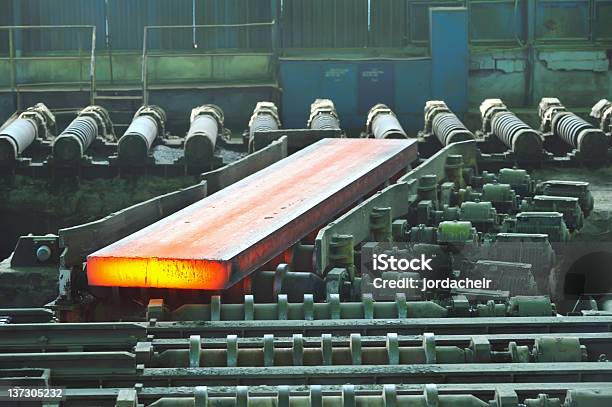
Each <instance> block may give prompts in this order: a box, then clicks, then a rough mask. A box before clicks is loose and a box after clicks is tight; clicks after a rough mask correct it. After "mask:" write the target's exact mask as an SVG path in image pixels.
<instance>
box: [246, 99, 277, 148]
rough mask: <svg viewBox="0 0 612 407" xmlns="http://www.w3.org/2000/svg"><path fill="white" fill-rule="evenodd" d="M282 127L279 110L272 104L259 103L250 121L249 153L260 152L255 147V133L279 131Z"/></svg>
mask: <svg viewBox="0 0 612 407" xmlns="http://www.w3.org/2000/svg"><path fill="white" fill-rule="evenodd" d="M280 126H281V122H280V118H279V116H278V109H277V107H276V105H275V104H274V103H272V102H258V103H257V106H255V110H253V115H252V116H251V119H250V120H249V152H251V153H252V152H254V151H257V150H259V146H256V145H255V142H256V140H255V133H256V132H264V131H274V130H278V129H279V128H280Z"/></svg>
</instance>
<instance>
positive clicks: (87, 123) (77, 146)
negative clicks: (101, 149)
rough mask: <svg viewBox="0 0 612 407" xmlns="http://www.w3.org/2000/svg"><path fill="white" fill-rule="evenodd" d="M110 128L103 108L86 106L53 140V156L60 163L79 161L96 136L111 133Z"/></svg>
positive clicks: (107, 116)
mask: <svg viewBox="0 0 612 407" xmlns="http://www.w3.org/2000/svg"><path fill="white" fill-rule="evenodd" d="M112 128H113V127H112V123H111V121H110V117H109V115H108V112H107V111H106V110H105V109H104V108H102V107H100V106H89V107H86V108H85V109H83V110H81V112H80V113H79V115H78V117H77V118H76V119H74V120H73V121H72V123H70V125H68V127H67V128H66V129H65V130H64V131H63V132H62V133H61V134H60V135H59V136H58V137H57V138H56V139H55V140H54V141H53V158H54V159H55V161H56V162H57V163H59V164H62V165H69V164H75V163H77V162H79V160H80V159H81V158H82V157H83V156H84V155H85V152H86V151H87V149H88V148H89V146H90V145H91V144H92V143H93V141H94V140H95V139H96V138H97V137H98V136H101V137H106V136H107V134H110V135H113V130H112Z"/></svg>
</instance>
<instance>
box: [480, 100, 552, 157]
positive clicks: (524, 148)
mask: <svg viewBox="0 0 612 407" xmlns="http://www.w3.org/2000/svg"><path fill="white" fill-rule="evenodd" d="M480 114H481V116H482V132H483V133H484V134H486V135H494V136H495V137H497V138H499V140H501V141H502V142H503V143H504V145H505V146H507V147H508V148H509V149H510V150H511V151H512V152H513V153H514V154H516V156H517V157H519V159H521V160H529V159H531V160H534V159H538V158H540V157H541V156H542V138H541V136H540V135H539V134H538V132H536V131H535V130H533V129H532V128H531V127H529V126H528V125H527V124H525V122H523V121H522V120H521V119H519V118H518V117H516V115H515V114H514V113H512V112H511V111H509V110H508V108H507V107H506V105H504V103H503V102H502V101H501V99H487V100H485V101H484V102H482V104H481V105H480Z"/></svg>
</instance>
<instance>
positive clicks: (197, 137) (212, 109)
mask: <svg viewBox="0 0 612 407" xmlns="http://www.w3.org/2000/svg"><path fill="white" fill-rule="evenodd" d="M223 122H224V115H223V110H221V108H220V107H219V106H216V105H203V106H200V107H196V108H195V109H193V110H192V111H191V126H190V127H189V132H187V137H186V138H185V162H186V164H187V166H189V167H204V166H207V165H210V164H211V161H212V158H213V155H214V151H215V146H216V143H217V136H218V135H219V134H220V133H221V132H222V131H223Z"/></svg>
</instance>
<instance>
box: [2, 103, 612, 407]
mask: <svg viewBox="0 0 612 407" xmlns="http://www.w3.org/2000/svg"><path fill="white" fill-rule="evenodd" d="M436 106H437V107H436ZM494 106H495V107H494V108H492V109H493V110H494V112H495V113H492V111H491V110H490V109H489V110H487V115H486V117H487V118H488V119H487V120H492V121H493V120H496V119H495V117H496V116H497V115H500V120H501V118H504V117H505V118H506V119H508V120H510V119H512V117H509V116H508V115H512V114H511V113H509V112H508V111H507V110H504V108H505V107H504V108H502V105H500V104H494ZM332 107H333V105H330V104H329V103H327V102H322V101H320V100H319V101H317V102H315V103H314V104H313V115H312V116H311V118H312V120H311V121H310V124H309V125H310V126H311V127H319V126H322V127H325V129H320V128H318V129H289V130H282V131H281V130H280V129H279V128H278V127H280V126H279V121H278V119H277V117H276V116H275V109H274V108H273V105H270V104H267V103H266V104H264V103H261V104H258V106H257V108H256V110H255V112H254V114H253V117H252V118H251V121H250V123H249V129H250V130H252V131H249V133H248V134H249V137H248V140H249V143H250V144H251V141H252V142H253V143H252V144H251V145H252V146H257V147H256V148H253V149H252V150H253V151H252V153H251V154H249V155H247V156H246V157H244V158H242V159H240V160H238V161H236V162H234V163H232V164H230V165H227V166H224V167H221V168H219V169H216V170H214V171H211V172H209V173H205V174H203V175H202V179H203V181H202V182H200V183H199V184H196V185H194V186H193V187H191V188H188V189H185V190H180V191H176V192H175V193H172V194H168V195H164V196H161V197H158V198H155V199H153V200H150V201H147V202H143V203H141V204H137V205H135V206H133V207H130V208H127V209H125V210H123V211H119V212H116V213H113V214H112V215H110V216H109V217H107V218H104V219H101V220H99V221H97V222H93V223H89V224H85V225H80V226H75V227H72V228H66V229H62V230H60V231H59V234H58V235H48V236H32V235H30V236H23V237H22V238H20V240H19V242H18V244H17V246H16V248H15V252H14V253H13V254H12V256H11V258H10V260H8V261H7V262H4V263H0V275H1V274H2V273H4V272H18V271H19V270H22V269H23V268H24V267H25V268H27V269H28V275H31V273H37V272H39V273H41V275H42V274H44V273H51V274H52V275H53V276H54V277H55V276H58V277H57V285H58V293H57V298H56V299H55V300H54V301H52V302H51V303H50V304H49V305H48V306H47V307H46V308H45V309H41V308H26V309H0V320H1V321H2V323H1V324H0V338H3V339H0V373H1V374H0V384H3V383H9V384H11V385H21V386H24V385H34V384H36V385H45V384H46V385H50V386H64V387H66V388H67V390H66V401H65V403H66V405H75V406H80V405H86V404H87V403H89V404H94V405H102V406H106V405H108V406H124V405H126V406H127V405H129V406H134V405H136V404H137V403H140V404H145V405H150V406H165V405H169V406H177V405H178V406H182V405H185V406H207V405H210V404H209V403H221V404H224V405H225V404H228V405H229V404H231V405H238V404H240V405H249V404H251V405H252V404H253V403H272V404H275V403H276V404H278V405H281V404H282V405H289V404H290V403H291V404H294V405H302V404H304V405H313V404H316V405H322V403H325V404H326V405H336V404H338V405H344V406H347V405H348V406H357V405H364V404H369V403H375V404H377V405H378V404H380V405H398V403H399V404H402V405H411V404H415V403H417V404H418V405H421V404H422V405H427V406H430V405H431V406H434V405H440V406H444V405H449V406H458V405H464V406H475V407H487V406H488V407H493V406H496V407H503V406H508V407H509V406H512V407H514V406H516V407H523V406H541V407H545V406H551V405H553V406H559V407H571V406H578V407H581V406H584V407H591V406H605V405H607V404H609V403H610V402H611V398H612V387H611V386H610V385H609V383H610V382H611V381H612V375H611V373H612V366H610V362H609V355H610V350H611V349H612V333H611V329H612V315H611V314H610V312H609V310H610V307H611V305H610V303H611V300H610V295H609V293H610V292H612V284H609V285H606V284H607V282H606V281H605V280H599V279H598V280H597V283H594V282H593V279H594V278H596V277H595V276H596V274H587V275H585V276H584V278H585V281H584V284H583V286H582V288H580V287H577V285H576V284H575V281H574V277H573V275H574V274H575V268H574V264H575V263H576V259H577V258H578V257H577V256H582V255H583V254H584V253H574V252H576V250H573V251H572V250H569V251H568V250H566V249H567V248H568V247H570V243H571V244H573V243H575V241H576V239H577V238H576V237H577V236H578V237H579V235H580V230H581V229H582V228H583V227H584V225H585V219H587V217H588V216H589V215H592V213H593V211H594V210H595V209H596V208H597V204H596V202H595V199H594V197H593V193H592V192H591V185H590V184H589V183H588V182H585V181H579V180H574V181H566V180H557V179H544V180H540V179H536V177H535V176H534V174H532V173H530V172H529V171H528V170H527V169H523V168H517V167H514V166H513V165H514V164H515V160H514V158H515V157H516V155H520V156H521V157H526V156H527V155H529V154H530V153H529V152H528V151H526V150H524V151H523V150H521V149H520V148H516V149H514V148H513V146H517V145H523V144H522V141H521V142H518V141H517V143H514V142H513V140H515V141H516V140H518V139H519V138H522V137H527V138H530V137H532V136H535V135H537V133H536V134H534V133H532V132H531V131H529V130H528V129H524V128H520V126H518V124H517V126H518V127H516V128H514V127H512V126H510V127H512V129H514V130H517V129H518V130H517V131H516V132H514V135H515V136H516V137H514V138H513V137H510V133H513V130H510V133H507V134H505V135H501V136H500V135H498V137H499V138H500V139H502V140H506V139H505V137H506V136H508V138H507V140H506V141H508V143H507V144H506V143H505V142H503V143H502V144H503V146H504V147H503V148H505V149H512V151H511V153H512V154H514V156H512V155H508V156H507V157H508V159H507V160H506V161H505V162H504V161H501V163H502V164H504V163H505V164H506V165H500V157H498V156H495V155H494V154H489V153H482V152H481V150H480V147H481V146H482V144H481V143H483V142H485V143H486V142H491V141H490V140H489V141H483V140H480V139H475V138H474V136H473V135H472V134H471V133H469V132H468V133H465V132H463V130H462V129H461V126H458V125H457V123H459V124H460V122H458V120H457V118H456V116H454V115H452V113H450V111H448V109H447V108H443V107H441V105H440V104H433V105H430V107H431V109H433V110H435V109H441V111H440V112H438V113H437V114H434V113H431V115H430V116H431V121H432V124H431V126H432V127H431V129H432V131H433V133H431V134H436V137H435V141H436V143H438V145H440V144H444V145H443V146H442V147H441V148H440V147H438V150H437V151H436V152H435V153H434V154H433V155H432V156H431V157H429V158H425V159H423V158H422V157H419V155H418V153H419V151H418V148H419V147H420V146H421V145H422V143H423V142H430V141H427V140H425V141H424V140H420V139H415V138H408V139H406V138H404V137H403V134H405V132H403V130H402V129H401V126H399V127H398V126H397V124H398V123H396V119H395V116H394V115H393V113H392V112H391V111H390V110H389V109H388V108H386V107H385V106H383V105H377V106H375V108H373V109H372V110H371V111H370V112H371V114H370V117H369V120H368V127H367V128H368V135H369V136H370V138H355V139H351V138H339V135H340V132H341V129H339V128H332V127H334V126H339V122H338V120H337V114H336V113H335V110H334V109H332ZM445 109H446V110H445ZM436 115H442V116H441V117H440V121H437V120H435V117H433V116H436ZM449 115H452V117H451V116H449ZM138 117H140V118H143V119H144V118H145V117H146V116H144V117H143V116H138ZM444 117H446V118H447V119H448V120H451V122H452V123H454V124H453V125H452V126H450V127H449V126H446V125H445V124H444V122H445V121H444V120H442V118H444ZM453 117H454V119H453ZM259 119H261V122H260V121H259ZM318 119H321V120H322V121H323V122H325V123H324V124H320V123H319V124H314V123H315V122H317V121H318ZM323 119H324V120H323ZM147 120H148V118H147ZM512 120H514V119H512ZM517 120H518V119H517ZM434 122H435V123H436V124H435V125H434V124H433V123H434ZM191 123H192V125H191V129H190V131H189V133H188V137H187V138H186V140H185V149H187V147H188V144H187V143H188V141H189V140H190V139H194V140H197V143H201V144H198V146H199V147H205V148H203V149H201V150H200V151H203V152H206V153H207V157H210V156H211V155H212V154H213V151H214V146H215V141H216V139H217V135H218V134H220V133H221V131H222V130H221V129H222V128H223V113H222V112H221V111H220V109H218V108H216V107H214V106H210V105H205V106H201V107H199V108H196V109H194V111H193V114H192V121H191ZM329 123H332V124H331V125H329ZM334 123H335V124H334ZM151 124H153V122H151ZM447 124H448V123H447ZM515 124H516V122H515ZM328 125H329V126H331V127H330V128H327V127H329V126H328ZM275 127H276V128H275ZM501 127H504V126H501ZM463 128H465V127H464V126H463ZM491 128H492V129H493V128H495V129H499V128H498V127H491ZM504 128H505V127H504ZM151 130H153V127H151ZM492 131H494V132H495V131H496V130H492ZM500 131H501V130H500ZM523 131H524V132H523ZM279 132H282V133H283V135H282V136H280V135H279V134H278V133H279ZM320 132H332V134H335V135H338V138H323V139H322V140H318V141H315V140H317V139H318V138H320V137H321V135H322V134H327V133H320ZM438 134H440V135H441V136H440V138H438V137H437V135H438ZM494 134H497V133H494ZM518 134H521V136H518ZM524 134H526V135H524ZM464 136H465V137H466V138H467V140H464V141H458V142H457V141H455V137H459V138H462V137H464ZM292 137H293V140H292V141H289V139H290V138H292ZM538 137H539V135H538ZM268 138H269V140H271V141H270V142H269V143H268V144H265V142H264V140H268ZM395 138H398V139H395ZM425 138H427V137H425ZM296 140H298V141H296ZM304 140H309V141H311V143H310V145H308V146H306V147H305V148H301V149H299V148H297V146H299V145H300V144H299V143H304ZM451 140H452V141H451ZM495 141H496V142H497V141H499V140H497V138H496V139H495ZM290 143H294V144H293V146H294V148H296V149H298V150H299V151H297V152H295V153H293V154H288V146H289V145H290ZM515 150H516V151H515ZM185 156H187V151H185ZM202 157H203V156H202ZM528 161H529V160H527V162H528ZM543 161H544V162H546V158H545V159H543ZM553 162H554V161H553ZM589 246H591V247H589V248H588V251H592V250H596V248H595V247H593V246H594V244H593V243H590V244H589ZM374 255H376V256H379V257H378V258H379V259H380V258H381V257H380V256H381V255H384V256H387V257H391V256H395V257H397V258H406V259H431V262H430V263H429V266H430V268H429V269H422V270H410V271H403V270H392V271H389V270H388V271H382V272H378V271H377V270H374V267H373V266H372V260H370V259H373V258H374ZM377 278H380V279H382V280H385V281H402V280H410V279H412V280H414V281H417V282H418V283H417V285H416V286H414V287H413V286H407V287H404V288H397V289H395V288H394V289H381V288H380V287H379V286H378V285H377V284H378V283H377V282H376V279H377ZM597 278H599V277H597ZM426 280H429V281H430V283H427V281H426ZM468 281H472V282H482V283H483V286H481V287H480V288H475V287H472V286H469V285H468V283H467V282H468ZM487 281H488V283H487ZM431 282H434V283H433V285H432V283H431ZM485 283H486V286H484V284H485ZM1 284H2V280H1V279H0V287H1ZM594 284H595V285H597V284H598V285H599V288H600V290H599V291H597V292H596V291H593V290H592V289H591V287H592V286H593V285H594ZM35 289H36V287H33V288H32V290H35ZM570 289H571V290H570ZM117 321H121V322H117ZM2 334H4V335H2ZM41 338H44V339H42V340H41ZM482 377H486V380H483V379H482ZM347 383H351V384H347ZM431 383H437V384H431ZM487 383H490V384H487ZM234 386H235V387H234ZM162 387H163V388H162Z"/></svg>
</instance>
